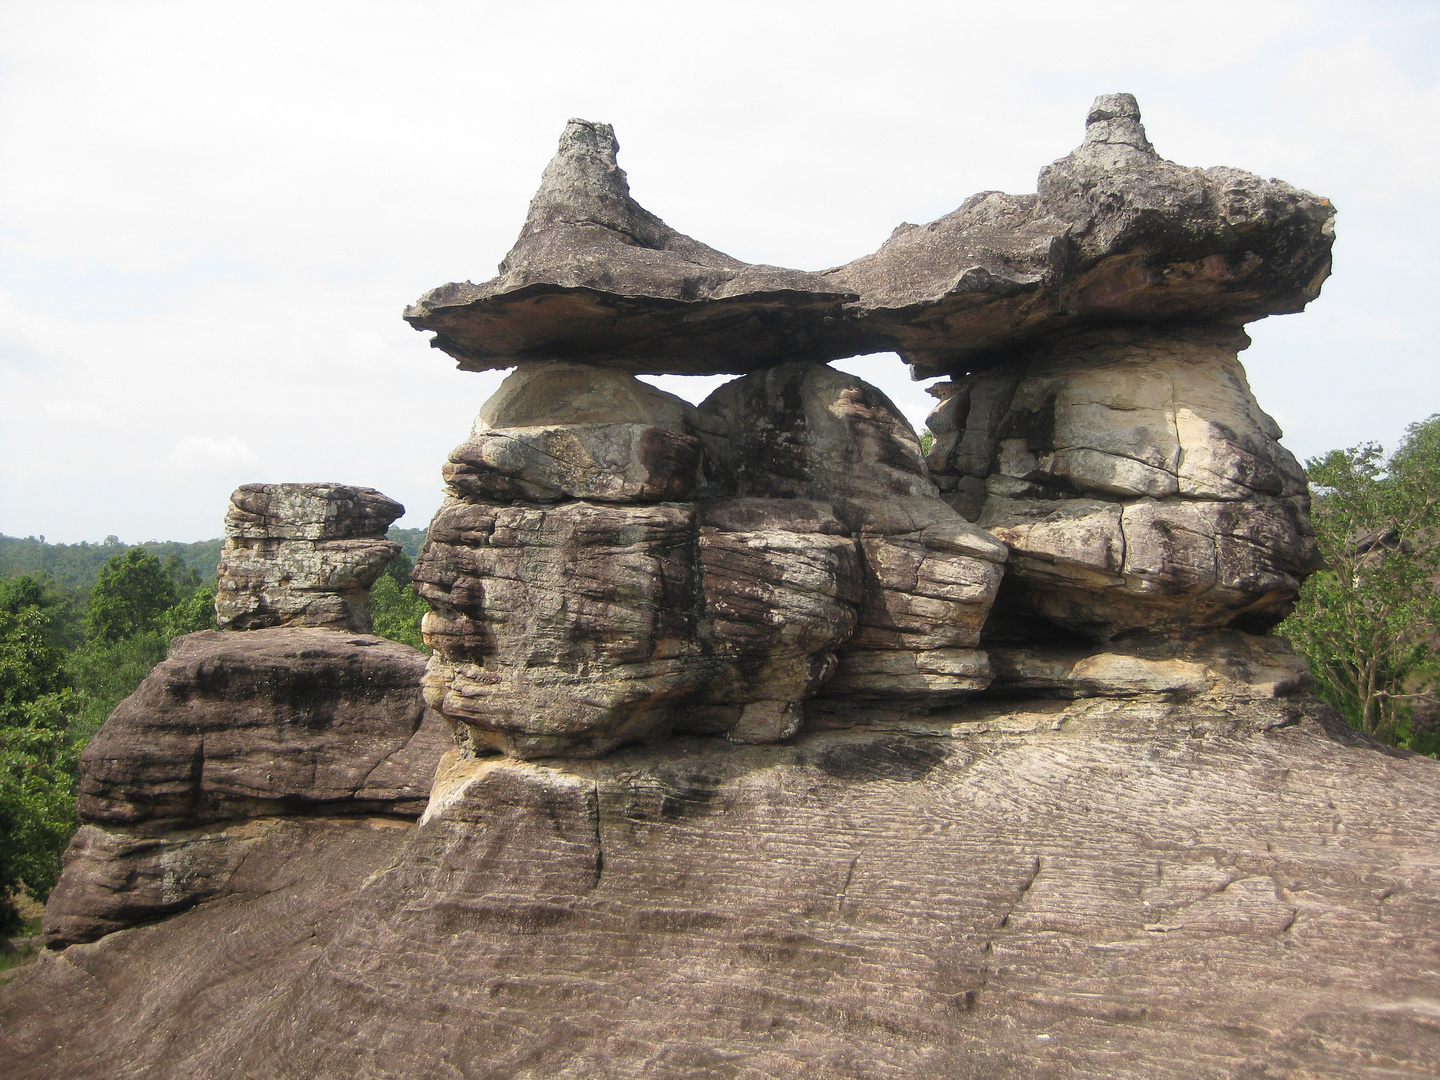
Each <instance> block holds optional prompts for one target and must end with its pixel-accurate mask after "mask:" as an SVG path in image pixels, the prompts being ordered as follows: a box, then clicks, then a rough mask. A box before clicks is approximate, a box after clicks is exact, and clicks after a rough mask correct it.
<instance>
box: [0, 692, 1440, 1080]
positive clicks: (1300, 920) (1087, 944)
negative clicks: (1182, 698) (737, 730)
mask: <svg viewBox="0 0 1440 1080" xmlns="http://www.w3.org/2000/svg"><path fill="white" fill-rule="evenodd" d="M1326 717H1327V714H1326V713H1325V711H1324V710H1323V708H1320V707H1318V706H1313V705H1305V704H1304V703H1303V702H1302V701H1290V702H1287V701H1271V702H1251V703H1240V702H1231V703H1230V704H1228V705H1223V704H1222V701H1221V700H1220V699H1217V700H1215V701H1209V702H1199V703H1190V704H1184V703H1175V702H1172V703H1168V704H1167V703H1162V702H1160V701H1157V700H1155V699H1153V698H1147V699H1137V700H1134V701H1082V702H1071V703H1064V702H1052V703H1049V704H1042V703H1033V702H1032V703H1029V704H1024V703H1018V702H1011V703H1007V704H1000V705H997V704H970V705H967V706H965V707H963V708H961V709H957V710H951V711H949V712H944V713H938V714H935V715H934V716H932V717H931V719H930V720H929V721H928V722H924V723H912V724H900V725H881V726H880V727H877V728H871V729H854V728H851V729H847V730H840V731H827V732H816V733H812V734H808V735H803V736H801V737H800V738H799V739H798V740H797V741H796V742H795V743H793V744H791V745H779V746H763V747H750V748H743V749H739V748H736V747H734V746H729V745H726V744H725V743H723V742H720V741H718V740H707V739H680V740H675V741H673V742H670V743H667V744H665V745H664V746H663V747H659V748H650V749H647V750H643V751H631V752H624V753H620V754H617V755H615V756H612V757H610V758H607V759H605V760H604V761H601V762H595V763H578V764H577V763H569V764H567V763H557V764H551V765H541V764H533V763H532V764H527V763H517V762H514V761H510V760H505V759H499V758H490V759H480V760H476V759H466V758H458V759H457V758H455V757H452V758H451V759H450V760H449V764H448V766H447V767H446V769H445V770H444V772H443V773H442V775H441V776H440V778H439V782H438V784H437V788H436V794H435V798H434V799H433V800H432V803H431V809H430V811H429V812H428V813H427V816H426V819H425V820H424V822H423V823H422V824H421V825H420V826H419V827H418V829H417V828H413V827H412V828H407V830H406V831H404V832H399V831H396V832H394V833H386V832H383V831H382V832H376V831H375V830H373V829H372V828H371V827H370V826H368V825H366V824H365V823H364V822H362V821H348V822H336V823H333V824H330V823H327V824H324V825H319V826H317V825H299V824H298V823H297V824H288V823H287V826H286V828H289V829H298V830H299V831H298V832H292V833H287V834H281V835H277V834H271V833H267V834H265V835H263V836H261V837H259V838H258V839H257V840H256V841H255V846H254V848H253V849H252V854H251V855H250V857H249V859H247V860H246V868H247V873H248V874H249V875H250V876H249V881H250V882H251V883H252V884H251V887H250V889H249V891H247V892H245V893H243V894H241V893H235V894H232V895H231V896H229V897H228V898H226V899H224V900H222V901H218V902H210V903H205V904H202V905H200V906H199V907H197V908H195V909H192V910H190V911H187V912H185V913H183V914H180V915H177V916H175V917H173V918H171V919H168V920H167V921H165V922H163V923H161V924H159V925H156V926H147V927H138V928H135V929H131V930H125V931H122V932H119V933H115V934H112V935H110V936H109V937H107V938H105V939H104V940H102V941H100V942H98V943H96V944H93V945H82V946H75V947H72V948H70V949H68V950H66V951H65V952H63V953H60V954H51V955H48V956H46V957H45V958H44V959H43V961H42V962H41V963H40V964H38V965H36V966H35V967H34V968H33V969H31V970H29V971H27V972H26V973H24V974H22V975H20V976H19V977H17V978H16V979H14V980H12V981H11V982H10V983H9V984H8V985H6V986H5V987H3V988H0V1015H3V1016H4V1020H3V1022H0V1059H3V1060H4V1061H5V1062H6V1072H7V1075H9V1076H12V1077H15V1078H16V1080H26V1078H30V1077H41V1076H44V1077H50V1076H57V1075H60V1076H66V1077H71V1078H74V1080H84V1078H87V1077H105V1078H106V1080H118V1078H125V1077H141V1076H144V1077H146V1078H149V1080H163V1078H167V1077H186V1078H189V1077H193V1076H206V1077H210V1078H217V1080H219V1078H224V1077H247V1076H262V1075H263V1076H270V1077H280V1078H284V1077H297V1078H298V1077H305V1078H307V1080H326V1078H330V1077H335V1078H341V1077H343V1078H346V1080H351V1078H361V1077H381V1076H396V1075H407V1076H442V1075H461V1076H463V1075H471V1076H506V1077H517V1078H523V1077H533V1078H539V1077H566V1076H575V1077H579V1076H587V1077H588V1076H613V1077H626V1076H655V1075H687V1076H715V1077H721V1076H751V1077H801V1076H804V1077H815V1078H828V1077H836V1078H842V1077H843V1078H852V1077H884V1076H902V1075H904V1076H916V1075H920V1076H957V1077H967V1076H974V1077H981V1076H984V1077H1032V1076H1036V1075H1055V1076H1070V1077H1107V1078H1145V1080H1156V1078H1160V1080H1166V1078H1176V1080H1190V1078H1192V1077H1195V1076H1252V1075H1254V1076H1259V1075H1270V1076H1326V1077H1365V1078H1375V1080H1379V1078H1381V1077H1387V1078H1388V1077H1398V1076H1415V1077H1419V1076H1428V1075H1434V1074H1435V1072H1436V1071H1437V1070H1440V1031H1437V1028H1436V1025H1435V1012H1436V1004H1435V1003H1436V1002H1437V1001H1440V976H1437V975H1436V974H1435V972H1434V970H1433V969H1434V963H1433V957H1434V955H1435V954H1436V953H1437V950H1440V922H1437V920H1436V919H1435V918H1434V912H1435V910H1436V908H1437V905H1440V867H1437V864H1436V860H1435V857H1434V852H1435V851H1436V850H1437V848H1440V825H1437V822H1440V804H1437V791H1440V764H1437V763H1436V762H1434V761H1431V760H1429V759H1424V758H1417V757H1414V756H1410V755H1407V754H1403V753H1397V752H1394V751H1384V750H1381V749H1377V748H1374V747H1373V746H1371V745H1369V744H1366V743H1364V742H1363V741H1362V740H1359V739H1358V738H1357V737H1355V736H1352V735H1350V734H1349V733H1347V732H1345V731H1343V730H1341V729H1339V728H1337V727H1335V726H1333V721H1330V720H1328V719H1327V718H1326ZM319 829H324V830H326V834H325V836H324V838H323V840H322V839H321V837H320V836H319V835H318V830H319ZM342 853H343V854H342ZM177 957H184V962H183V963H177V962H176V960H177Z"/></svg>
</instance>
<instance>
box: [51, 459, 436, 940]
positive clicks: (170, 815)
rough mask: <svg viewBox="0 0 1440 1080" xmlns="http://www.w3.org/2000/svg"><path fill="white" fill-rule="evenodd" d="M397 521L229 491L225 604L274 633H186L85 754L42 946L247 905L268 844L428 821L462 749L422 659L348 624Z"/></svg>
mask: <svg viewBox="0 0 1440 1080" xmlns="http://www.w3.org/2000/svg"><path fill="white" fill-rule="evenodd" d="M402 512H403V508H402V507H401V506H400V505H399V504H398V503H396V502H393V501H392V500H390V499H387V498H386V497H385V496H383V495H381V494H380V493H379V492H378V491H374V490H372V489H370V488H350V487H345V486H343V485H339V484H247V485H245V486H244V487H242V488H240V489H239V490H238V491H236V492H235V494H234V495H233V496H232V497H231V509H230V512H229V514H228V515H227V517H226V527H227V530H228V531H229V532H230V540H229V541H228V543H227V544H226V547H225V551H224V556H223V558H224V561H223V562H222V565H221V583H222V587H221V590H220V594H219V597H218V598H217V600H216V608H217V611H219V612H220V613H221V620H222V623H225V624H227V625H229V626H230V627H232V628H233V627H235V626H237V625H239V626H245V625H247V624H250V625H259V626H261V627H264V628H263V629H254V630H250V631H249V632H246V633H234V632H226V631H213V630H210V631H204V632H201V633H198V634H188V635H186V636H184V637H181V638H177V639H176V640H175V641H174V642H173V643H172V644H171V647H170V655H169V656H168V657H167V658H166V659H165V660H164V661H162V662H161V663H160V664H157V665H156V666H155V668H154V670H152V671H151V672H150V674H149V675H148V676H146V678H145V681H144V682H143V683H141V684H140V687H139V688H138V689H137V690H136V691H135V693H133V694H131V695H130V696H129V697H128V698H126V699H125V700H124V701H122V702H121V703H120V705H119V706H118V707H117V708H116V709H115V711H114V712H113V713H112V714H111V715H110V717H109V719H107V720H106V721H105V724H104V726H102V727H101V728H100V730H99V732H97V733H96V735H95V737H94V738H93V739H91V740H90V743H89V745H88V746H87V747H86V748H85V752H84V754H83V756H82V757H81V761H80V799H79V816H80V821H81V822H82V824H81V826H80V830H79V832H78V833H76V835H75V838H74V840H73V841H72V842H71V844H70V848H69V850H68V851H67V852H66V854H65V863H64V870H63V872H62V873H61V876H60V881H59V883H58V884H57V885H56V887H55V889H54V891H53V892H52V893H51V894H50V900H49V903H48V904H47V905H46V911H45V937H46V941H47V943H49V944H50V945H51V946H52V947H53V946H61V945H67V944H71V943H74V942H77V941H91V940H94V939H95V938H98V937H101V936H103V935H105V934H109V933H111V932H113V931H115V930H119V929H122V928H124V927H126V926H131V925H134V924H136V923H142V922H149V921H152V920H154V919H157V918H162V917H165V916H167V915H170V914H173V913H175V912H178V911H183V910H185V909H186V908H189V907H192V906H194V905H195V904H198V903H201V902H203V901H206V900H212V899H217V898H220V897H224V896H229V895H236V894H246V893H248V892H250V891H252V890H253V889H255V888H259V887H261V886H260V885H259V883H258V881H257V879H256V878H254V876H253V875H250V874H249V873H248V872H247V870H246V863H247V859H249V857H250V856H251V855H252V854H253V853H254V851H255V850H256V848H257V846H258V847H259V848H262V849H264V848H267V846H270V845H273V844H280V845H281V846H282V847H284V846H286V845H289V846H290V847H297V848H309V847H313V844H314V841H315V837H316V836H318V835H321V834H323V833H324V832H325V831H326V829H327V828H328V826H327V825H326V824H325V823H326V822H329V821H332V820H333V819H335V818H337V817H356V816H375V817H381V818H391V819H400V820H413V819H414V818H415V817H418V816H419V814H420V812H421V811H422V810H424V808H425V805H426V802H427V800H428V798H429V791H430V780H431V776H432V774H433V772H434V769H435V763H436V761H437V760H438V758H439V756H440V754H441V753H442V752H443V751H444V750H445V749H446V748H447V747H450V746H453V742H452V740H451V739H450V736H449V732H448V731H447V729H446V727H445V725H444V723H443V722H441V720H440V719H439V717H438V716H436V715H435V714H434V713H433V712H431V711H430V710H429V709H427V708H426V706H425V703H424V700H423V698H422V697H421V694H420V678H421V675H422V673H423V672H424V670H425V657H424V656H423V655H422V654H420V653H419V652H417V651H416V650H414V649H412V648H410V647H409V646H406V645H401V644H398V643H397V642H393V641H386V640H385V639H383V638H377V637H371V636H369V635H368V634H357V633H354V632H352V631H351V630H350V629H348V627H350V626H353V625H354V624H356V623H363V625H364V626H366V627H367V628H368V626H369V616H368V615H366V613H365V599H366V592H367V590H368V588H369V585H370V582H371V581H373V580H374V577H375V576H378V574H379V572H380V570H382V569H383V568H384V566H385V563H387V562H389V560H390V558H391V556H392V555H393V554H394V551H395V550H397V549H398V547H399V545H397V544H393V543H391V542H390V541H388V540H384V539H382V538H381V537H383V535H384V532H385V529H386V528H387V527H388V526H389V524H390V522H391V521H392V520H394V519H395V518H396V517H398V516H399V515H400V514H401V513H402ZM278 620H285V621H286V625H273V623H274V621H278ZM312 624H318V625H312Z"/></svg>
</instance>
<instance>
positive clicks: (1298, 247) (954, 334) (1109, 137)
mask: <svg viewBox="0 0 1440 1080" xmlns="http://www.w3.org/2000/svg"><path fill="white" fill-rule="evenodd" d="M1334 218H1335V211H1334V208H1333V207H1332V206H1331V205H1330V202H1329V201H1328V200H1326V199H1322V198H1318V197H1317V196H1314V195H1311V194H1310V193H1308V192H1305V191H1301V190H1299V189H1297V188H1294V187H1291V186H1290V185H1289V184H1286V183H1282V182H1280V181H1278V180H1268V181H1267V180H1263V179H1261V178H1260V177H1258V176H1255V175H1253V174H1252V173H1247V172H1242V171H1240V170H1238V169H1229V168H1213V169H1195V168H1186V167H1184V166H1181V165H1176V164H1175V163H1173V162H1170V161H1166V160H1165V159H1163V158H1161V157H1160V156H1159V155H1158V154H1157V153H1156V152H1155V149H1154V147H1152V146H1151V145H1150V141H1149V140H1148V139H1147V138H1146V136H1145V129H1144V128H1143V127H1142V126H1141V124H1140V109H1139V106H1138V105H1136V103H1135V99H1134V98H1133V97H1132V96H1131V95H1129V94H1103V95H1101V96H1100V97H1098V98H1096V99H1095V104H1094V105H1093V106H1091V109H1090V114H1089V116H1088V117H1087V119H1086V125H1085V141H1084V142H1083V143H1082V144H1081V145H1080V147H1079V148H1078V149H1076V150H1075V151H1074V152H1073V153H1071V154H1070V155H1069V156H1068V157H1065V158H1062V159H1061V160H1059V161H1057V162H1055V163H1054V164H1053V165H1051V166H1049V167H1048V168H1045V169H1042V170H1041V172H1040V179H1039V183H1038V185H1037V193H1036V194H1034V195H1007V194H1004V193H1002V192H998V191H985V192H981V193H980V194H978V195H974V196H972V197H970V198H969V199H967V200H966V201H965V203H964V205H962V206H961V207H960V208H959V209H958V210H955V211H953V212H952V213H949V214H947V215H945V216H944V217H942V218H940V219H939V220H937V221H933V222H931V223H930V224H928V225H919V226H916V225H908V224H907V225H901V226H900V227H899V228H897V229H896V230H895V232H894V234H893V235H892V236H891V237H890V239H889V240H887V241H886V242H885V244H884V245H883V246H881V248H880V249H879V250H878V251H877V252H875V253H874V254H873V255H867V256H865V257H864V258H860V259H856V260H855V261H854V262H852V263H849V264H848V265H846V266H842V267H838V268H837V269H835V270H830V271H826V272H825V274H824V275H823V276H824V277H825V278H826V279H827V280H828V281H830V282H832V283H833V284H832V287H833V288H836V289H838V290H850V291H853V292H855V293H858V294H859V296H860V299H859V300H858V301H856V302H855V303H853V304H851V305H849V306H848V308H847V316H848V317H849V318H851V319H854V320H856V321H858V323H859V324H860V325H861V326H863V329H864V331H865V333H864V335H863V336H864V339H865V340H866V341H867V342H869V343H871V345H872V347H875V348H893V349H895V350H896V351H898V352H899V353H900V355H901V356H902V357H903V358H904V359H905V360H907V361H909V362H910V363H911V365H912V366H913V369H914V372H915V376H916V377H917V378H927V377H930V376H934V375H942V374H952V373H953V374H963V373H965V372H967V371H972V370H980V369H982V368H985V367H987V366H993V365H995V364H997V363H999V362H1001V361H1002V360H1003V359H1004V353H1005V351H1006V350H1008V349H1012V348H1014V347H1015V346H1016V345H1018V344H1020V343H1023V342H1025V341H1027V340H1031V339H1035V338H1038V337H1040V336H1042V335H1044V334H1046V333H1048V332H1052V331H1055V330H1061V329H1065V328H1068V327H1073V326H1077V325H1086V324H1096V323H1111V324H1114V323H1130V322H1134V323H1148V324H1156V323H1164V322H1170V321H1183V322H1224V323H1228V324H1231V325H1237V326H1238V325H1241V324H1243V323H1246V322H1250V321H1252V320H1254V319H1259V318H1262V317H1264V316H1266V315H1278V314H1284V313H1287V312H1295V311H1300V310H1301V309H1303V308H1304V306H1305V305H1306V304H1307V303H1308V302H1309V301H1311V300H1313V299H1315V297H1316V296H1317V295H1318V294H1319V291H1320V285H1321V283H1322V282H1323V281H1324V280H1325V278H1326V277H1327V276H1329V273H1330V247H1331V244H1332V242H1333V240H1334Z"/></svg>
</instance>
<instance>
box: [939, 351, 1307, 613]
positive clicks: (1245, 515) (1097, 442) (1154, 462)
mask: <svg viewBox="0 0 1440 1080" xmlns="http://www.w3.org/2000/svg"><path fill="white" fill-rule="evenodd" d="M1248 344H1249V339H1248V338H1246V337H1245V335H1244V333H1243V332H1242V331H1239V330H1235V329H1230V328H1226V327H1216V326H1199V327H1192V328H1184V329H1176V330H1170V331H1165V332H1159V331H1152V330H1135V329H1117V330H1100V331H1090V332H1087V333H1082V334H1076V335H1071V336H1066V337H1062V338H1058V339H1055V340H1052V341H1050V342H1048V343H1046V344H1045V345H1044V346H1040V347H1034V348H1031V349H1028V350H1025V351H1023V352H1021V353H1019V354H1017V355H1016V356H1015V357H1014V358H1012V359H1011V360H1010V361H1009V362H1007V363H1006V364H1005V365H1004V366H1003V367H1000V368H996V369H994V370H992V371H988V372H985V373H982V374H979V375H972V376H968V377H966V378H964V379H960V380H958V381H954V382H950V383H944V384H941V385H940V386H939V387H937V392H938V393H939V394H941V395H944V396H945V400H944V401H943V402H942V403H941V404H940V405H939V406H938V407H937V408H936V410H935V412H934V413H933V414H932V415H931V417H930V427H931V430H932V431H933V432H934V433H935V444H934V446H933V447H932V448H931V451H930V458H929V460H930V466H931V469H932V471H933V472H934V474H935V476H936V477H937V479H938V481H939V483H940V484H941V485H942V487H944V488H945V490H946V497H947V499H948V500H949V501H950V502H951V504H952V505H954V506H956V507H957V508H959V509H960V510H961V511H962V513H964V514H965V515H966V516H967V517H969V518H971V519H972V520H975V521H977V523H978V524H980V525H982V526H983V527H985V528H986V529H987V530H988V531H989V532H990V533H991V534H992V535H994V536H995V537H997V538H998V539H1000V540H1002V541H1004V542H1005V544H1006V545H1007V547H1009V549H1010V560H1009V563H1008V575H1007V578H1006V588H1005V593H1004V600H1003V602H1002V603H1001V604H1000V606H999V609H998V611H997V619H1003V617H1005V616H1008V615H1019V616H1035V617H1038V618H1040V619H1041V620H1044V621H1046V622H1049V623H1052V624H1054V625H1056V626H1059V627H1063V628H1066V629H1069V630H1074V631H1078V632H1080V633H1083V634H1085V635H1087V636H1091V637H1093V638H1095V639H1097V640H1100V641H1105V640H1109V639H1110V638H1112V637H1114V636H1116V635H1118V634H1127V633H1135V632H1144V631H1152V632H1154V631H1158V632H1169V633H1185V632H1189V631H1192V630H1200V629H1205V628H1212V627H1225V626H1234V627H1239V628H1241V629H1246V630H1251V631H1261V630H1265V629H1268V628H1269V627H1270V626H1273V625H1274V624H1275V623H1276V622H1279V621H1280V620H1281V619H1283V618H1284V617H1285V616H1286V615H1287V614H1289V612H1290V610H1291V608H1292V607H1293V605H1294V602H1295V597H1296V595H1297V594H1298V592H1299V590H1300V585H1301V583H1302V582H1303V581H1304V580H1305V578H1306V577H1307V576H1308V575H1309V574H1310V573H1311V572H1312V571H1314V570H1315V569H1316V568H1317V567H1318V566H1319V553H1318V551H1317V549H1316V547H1315V541H1314V536H1313V534H1312V532H1311V529H1310V525H1309V496H1308V492H1307V489H1306V485H1305V473H1304V471H1303V470H1302V469H1301V468H1300V466H1299V464H1298V463H1297V462H1296V461H1295V459H1294V458H1293V457H1292V456H1291V455H1290V453H1289V451H1287V450H1286V449H1285V448H1284V447H1282V446H1281V445H1280V444H1279V442H1278V441H1277V440H1278V439H1279V437H1280V429H1279V428H1278V427H1276V425H1275V422H1274V421H1273V420H1271V419H1270V417H1269V416H1267V415H1266V414H1265V413H1264V412H1262V411H1261V410H1260V407H1259V406H1258V405H1257V404H1256V403H1255V399H1254V397H1253V396H1251V394H1250V388H1249V386H1248V385H1247V383H1246V381H1245V373H1244V370H1243V369H1242V368H1241V366H1240V362H1239V361H1238V360H1237V359H1236V354H1237V352H1238V351H1239V350H1240V349H1242V348H1244V347H1245V346H1246V345H1248ZM1011 631H1012V632H1018V631H1016V630H1015V628H1014V627H1011Z"/></svg>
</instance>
